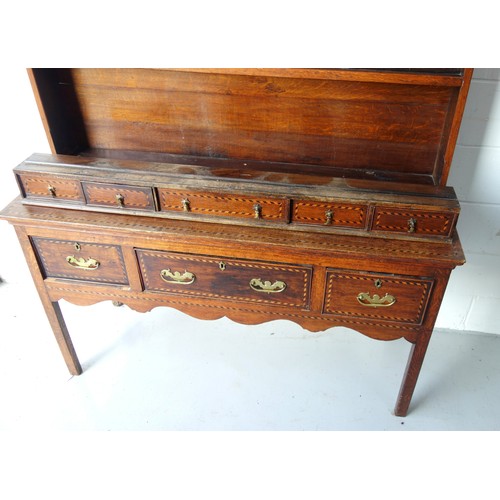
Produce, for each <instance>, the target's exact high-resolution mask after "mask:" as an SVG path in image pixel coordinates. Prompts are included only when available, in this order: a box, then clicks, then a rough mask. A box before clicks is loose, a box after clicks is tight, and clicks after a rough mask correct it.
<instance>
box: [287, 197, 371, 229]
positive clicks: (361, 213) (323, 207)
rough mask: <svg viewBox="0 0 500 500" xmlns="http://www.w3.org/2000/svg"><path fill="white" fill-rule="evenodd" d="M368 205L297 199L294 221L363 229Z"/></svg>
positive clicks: (293, 214)
mask: <svg viewBox="0 0 500 500" xmlns="http://www.w3.org/2000/svg"><path fill="white" fill-rule="evenodd" d="M366 213H367V206H366V205H362V204H353V203H334V202H332V203H330V202H323V201H307V200H297V201H294V202H293V210H292V222H294V223H297V224H314V225H323V226H336V227H353V228H361V229H363V228H364V227H365V226H366Z"/></svg>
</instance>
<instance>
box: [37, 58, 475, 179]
mask: <svg viewBox="0 0 500 500" xmlns="http://www.w3.org/2000/svg"><path fill="white" fill-rule="evenodd" d="M32 81H33V84H34V87H35V93H36V94H38V97H39V107H40V111H41V113H42V117H43V118H44V120H45V122H46V128H47V132H48V136H49V141H50V142H51V146H52V148H53V152H55V153H61V154H77V153H81V152H84V151H86V150H105V151H117V152H120V151H135V152H143V153H151V152H154V153H165V154H174V155H183V156H186V155H187V156H191V157H197V158H199V157H206V158H228V159H237V160H249V161H262V162H280V163H285V164H290V165H293V166H294V167H293V169H294V171H298V172H309V173H311V172H315V171H317V172H318V173H323V174H325V173H328V174H329V175H336V172H337V173H338V175H342V176H346V172H347V176H349V175H350V174H349V173H350V172H352V176H353V177H363V176H365V174H366V176H367V177H370V176H373V175H375V178H378V179H386V180H397V179H399V178H400V177H401V174H404V175H409V176H411V179H412V182H416V183H429V184H442V185H443V184H445V182H446V177H447V175H448V170H449V165H450V163H451V157H452V154H453V148H454V145H455V141H456V136H457V134H458V127H459V125H460V119H461V116H462V112H463V106H464V103H465V95H466V93H467V89H468V82H469V81H470V72H468V71H466V72H465V73H464V74H463V75H462V74H454V75H448V74H425V73H409V72H407V73H404V72H401V71H400V72H387V71H386V72H382V71H381V72H376V71H355V70H350V71H348V70H344V71H335V70H202V69H197V70H184V69H182V70H159V69H88V68H86V69H72V70H57V69H38V70H33V71H32Z"/></svg>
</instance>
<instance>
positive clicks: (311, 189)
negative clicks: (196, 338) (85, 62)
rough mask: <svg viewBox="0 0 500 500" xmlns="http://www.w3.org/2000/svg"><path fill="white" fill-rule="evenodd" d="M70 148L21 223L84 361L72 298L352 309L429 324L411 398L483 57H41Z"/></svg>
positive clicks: (222, 309) (451, 255) (47, 171)
mask: <svg viewBox="0 0 500 500" xmlns="http://www.w3.org/2000/svg"><path fill="white" fill-rule="evenodd" d="M28 74H29V77H30V79H31V83H32V86H33V91H34V93H35V96H36V99H37V103H38V107H39V111H40V115H41V118H42V121H43V124H44V126H45V130H46V133H47V137H48V140H49V143H50V147H51V151H52V154H50V155H49V154H33V155H32V156H31V157H29V158H28V159H26V160H25V161H23V162H22V163H21V164H20V165H19V166H17V167H16V168H15V169H14V174H15V178H16V180H17V182H18V185H19V190H20V196H19V197H18V198H17V199H15V200H14V201H13V202H12V203H11V204H10V205H9V206H7V207H6V208H5V209H4V210H3V211H2V212H1V214H0V217H1V218H3V219H6V220H8V221H9V222H10V223H11V224H13V225H14V227H15V230H16V232H17V236H18V238H19V241H20V242H21V245H22V248H23V249H24V253H25V258H26V260H27V263H28V265H29V268H30V270H31V273H32V275H33V279H34V282H35V285H36V287H37V290H38V293H39V295H40V298H41V301H42V303H43V305H44V308H45V311H46V313H47V316H48V319H49V321H50V324H51V326H52V329H53V331H54V334H55V337H56V339H57V342H58V344H59V347H60V349H61V352H62V354H63V356H64V359H65V361H66V363H67V365H68V368H69V371H70V372H71V373H72V374H80V373H81V371H82V369H81V365H80V363H79V361H78V358H77V355H76V353H75V350H74V348H73V345H72V342H71V339H70V336H69V333H68V331H67V328H66V326H65V323H64V319H63V316H62V313H61V310H60V308H59V304H58V301H59V300H61V299H65V300H67V301H70V302H72V303H74V304H79V305H88V304H93V303H96V302H99V301H104V300H109V301H114V302H115V303H120V304H126V305H128V306H129V307H131V308H132V309H135V310H137V311H142V312H145V311H149V310H151V309H152V308H154V307H157V306H168V307H174V308H176V309H179V310H181V311H183V312H185V313H187V314H190V315H192V316H194V317H196V318H201V319H215V318H220V317H223V316H227V317H228V318H230V319H232V320H234V321H237V322H241V323H245V324H249V325H251V324H257V323H262V322H266V321H271V320H275V319H287V320H290V321H294V322H296V323H298V324H299V325H301V326H302V327H303V328H305V329H307V330H310V331H322V330H326V329H329V328H331V327H334V326H344V327H349V328H351V329H353V330H356V331H358V332H361V333H362V334H365V335H368V336H370V337H372V338H374V339H379V340H393V339H399V338H402V337H404V338H405V339H406V340H407V341H408V342H410V343H411V352H410V356H409V360H408V364H407V369H406V372H405V374H404V377H403V381H402V385H401V390H400V393H399V396H398V398H397V402H396V407H395V414H396V415H399V416H404V415H406V414H407V411H408V407H409V404H410V400H411V397H412V394H413V391H414V388H415V384H416V382H417V378H418V375H419V372H420V368H421V366H422V362H423V359H424V356H425V352H426V349H427V345H428V342H429V339H430V337H431V334H432V330H433V327H434V323H435V320H436V317H437V315H438V312H439V308H440V305H441V301H442V299H443V295H444V293H445V289H446V285H447V281H448V278H449V276H450V273H451V271H452V270H453V268H455V267H456V266H457V265H461V264H463V263H464V255H463V252H462V248H461V245H460V241H459V238H458V235H457V232H456V223H457V219H458V217H459V213H460V206H459V203H458V201H457V199H456V195H455V192H454V190H453V188H452V187H449V186H446V181H447V177H448V173H449V169H450V165H451V161H452V157H453V152H454V148H455V144H456V140H457V135H458V130H459V127H460V122H461V118H462V114H463V110H464V106H465V101H466V96H467V92H468V88H469V84H470V79H471V75H472V70H468V69H466V70H462V69H420V68H418V69H385V70H374V69H364V70H362V69H174V70H163V69H89V68H86V69H32V70H29V71H28Z"/></svg>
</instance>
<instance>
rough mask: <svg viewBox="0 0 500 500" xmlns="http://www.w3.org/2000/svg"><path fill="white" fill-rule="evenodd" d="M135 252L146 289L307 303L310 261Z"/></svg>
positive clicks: (296, 304)
mask: <svg viewBox="0 0 500 500" xmlns="http://www.w3.org/2000/svg"><path fill="white" fill-rule="evenodd" d="M136 252H137V257H138V261H139V266H140V270H141V274H142V279H143V282H144V288H145V290H147V291H153V292H163V293H169V294H176V295H187V296H196V297H207V298H217V299H228V300H237V301H246V302H255V303H261V304H274V305H280V306H287V307H298V308H302V309H308V308H309V295H310V285H311V275H312V269H311V267H310V266H302V265H289V264H274V263H267V262H260V261H249V260H239V259H225V258H217V257H206V256H203V255H191V254H181V253H174V252H160V251H151V250H137V251H136Z"/></svg>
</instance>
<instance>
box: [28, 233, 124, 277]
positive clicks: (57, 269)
mask: <svg viewBox="0 0 500 500" xmlns="http://www.w3.org/2000/svg"><path fill="white" fill-rule="evenodd" d="M32 242H33V245H34V247H35V250H36V253H37V256H38V259H39V261H40V263H41V267H42V269H43V273H44V275H45V277H46V278H67V279H75V280H83V281H89V282H97V283H101V282H102V283H110V284H117V285H126V284H128V278H127V273H126V270H125V264H124V261H123V255H122V251H121V248H120V247H119V246H117V245H103V244H96V243H87V242H84V241H67V240H58V239H49V238H32Z"/></svg>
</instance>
